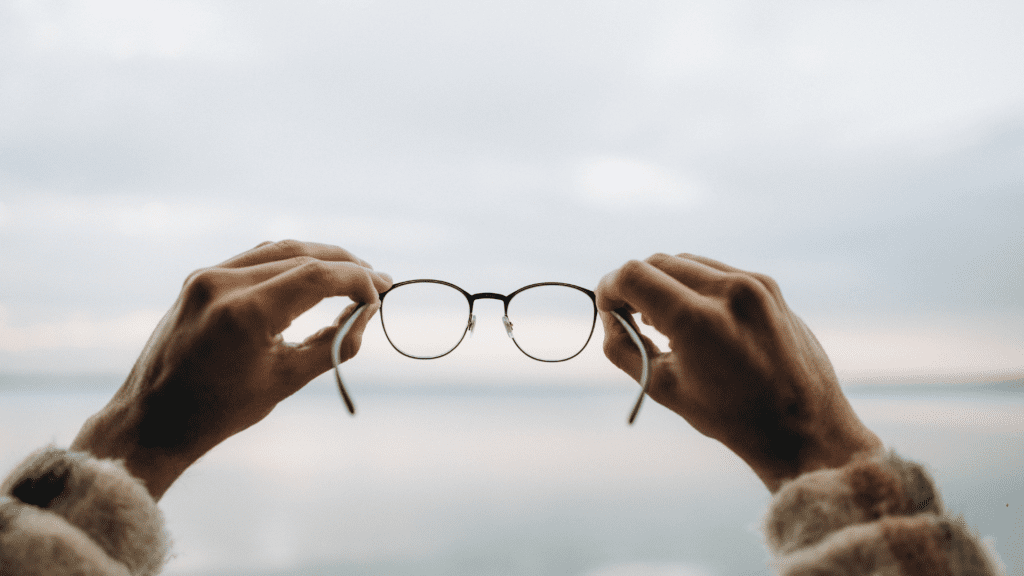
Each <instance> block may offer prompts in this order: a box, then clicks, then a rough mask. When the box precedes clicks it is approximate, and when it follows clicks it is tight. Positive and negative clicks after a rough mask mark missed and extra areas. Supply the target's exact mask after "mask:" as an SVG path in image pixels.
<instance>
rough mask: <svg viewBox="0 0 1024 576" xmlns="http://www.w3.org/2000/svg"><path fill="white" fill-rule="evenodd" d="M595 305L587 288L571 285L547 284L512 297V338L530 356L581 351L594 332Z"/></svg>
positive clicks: (550, 357)
mask: <svg viewBox="0 0 1024 576" xmlns="http://www.w3.org/2000/svg"><path fill="white" fill-rule="evenodd" d="M595 318H596V309H595V308H594V301H593V300H592V299H591V298H590V295H589V294H587V293H586V292H584V291H582V290H580V289H578V288H573V287H571V286H561V285H556V284H544V285H540V286H534V287H532V288H527V289H526V290H523V291H522V292H519V293H517V294H516V295H515V296H513V297H512V300H511V301H510V302H509V305H508V319H509V322H511V323H512V339H513V340H514V341H515V343H516V346H519V349H520V350H522V351H523V352H525V353H526V354H527V355H528V356H530V357H532V358H535V359H537V360H543V361H546V362H558V361H561V360H568V359H569V358H572V357H573V356H575V355H577V354H579V353H580V352H581V351H582V350H583V348H584V347H585V346H586V345H587V342H589V341H590V335H591V334H592V333H593V332H594V320H595Z"/></svg>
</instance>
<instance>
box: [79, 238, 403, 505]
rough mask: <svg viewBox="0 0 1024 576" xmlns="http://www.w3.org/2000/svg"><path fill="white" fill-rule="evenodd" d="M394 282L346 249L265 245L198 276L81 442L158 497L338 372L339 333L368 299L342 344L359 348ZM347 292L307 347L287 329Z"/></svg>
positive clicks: (347, 351) (344, 352) (349, 349)
mask: <svg viewBox="0 0 1024 576" xmlns="http://www.w3.org/2000/svg"><path fill="white" fill-rule="evenodd" d="M390 287H391V278H390V277H389V276H388V275H386V274H383V273H380V272H374V271H373V269H372V268H371V267H370V265H369V264H367V263H366V262H364V261H363V260H361V259H359V258H356V257H355V256H354V255H352V254H351V253H349V252H348V251H346V250H343V249H341V248H338V247H335V246H328V245H324V244H315V243H305V242H297V241H293V240H285V241H282V242H277V243H271V242H265V243H263V244H260V245H259V246H257V247H255V248H253V249H252V250H249V251H248V252H245V253H243V254H240V255H238V256H235V257H234V258H231V259H230V260H227V261H226V262H223V263H221V264H219V265H217V266H213V267H210V268H203V269H200V270H197V271H196V272H194V273H193V274H191V275H190V276H189V277H188V279H187V280H186V281H185V285H184V287H183V289H182V291H181V295H180V296H179V297H178V300H177V301H176V302H175V304H174V306H173V307H172V308H171V309H170V310H169V311H168V312H167V314H166V315H165V316H164V318H163V319H162V320H161V321H160V324H159V325H158V326H157V327H156V330H155V331H154V332H153V335H152V336H151V337H150V339H149V342H147V344H146V346H145V348H144V349H143V351H142V354H141V355H140V356H139V359H138V361H137V362H136V364H135V366H134V368H132V371H131V373H130V374H129V376H128V379H127V380H126V382H125V383H124V385H123V386H122V387H121V388H120V389H119V390H118V391H117V392H116V393H115V395H114V397H113V398H112V399H111V400H110V402H109V403H108V404H107V405H106V406H105V407H104V408H103V409H102V410H101V411H100V412H99V413H97V414H96V415H94V416H92V417H91V418H90V419H89V420H88V421H87V422H86V423H85V425H84V426H83V427H82V430H81V431H80V432H79V434H78V436H77V438H76V439H75V441H74V443H73V444H72V446H71V448H72V449H73V450H81V451H87V452H90V453H92V454H93V455H94V456H96V457H101V458H117V459H123V460H124V461H125V465H126V467H127V468H128V470H129V472H131V473H132V474H134V475H135V476H136V477H138V478H139V479H141V480H142V481H143V482H144V483H145V484H146V487H147V488H148V489H149V491H150V493H151V494H152V495H153V497H154V498H157V499H159V498H160V496H162V495H163V493H164V492H165V491H166V490H167V488H168V487H169V486H170V485H171V483H172V482H174V480H175V479H176V478H177V477H178V476H180V475H181V473H182V472H184V470H185V469H186V468H187V467H188V466H189V465H190V464H192V463H193V462H194V461H195V460H197V459H198V458H199V457H200V456H202V455H203V454H204V453H206V452H207V451H208V450H210V449H211V448H213V447H214V446H216V445H217V444H218V443H220V442H221V441H223V440H225V439H226V438H228V437H229V436H231V435H233V434H236V433H238V432H240V431H242V430H244V429H246V428H248V427H249V426H252V425H253V424H255V423H256V422H259V421H260V420H262V419H263V418H264V417H265V416H266V415H267V414H269V413H270V411H271V410H272V409H273V408H274V406H276V405H277V403H278V402H280V401H281V400H283V399H284V398H286V397H288V396H290V395H291V394H292V393H294V392H296V391H297V390H299V389H300V388H302V387H303V386H304V385H305V384H306V383H307V382H309V381H310V380H312V379H313V378H315V377H316V376H318V375H319V374H322V373H324V372H326V371H327V370H329V369H330V368H331V352H330V346H331V340H332V337H333V336H334V333H335V332H336V331H337V329H338V326H340V323H341V321H342V320H344V319H345V318H346V317H347V316H348V315H349V314H351V312H352V310H353V309H354V308H355V307H356V305H357V304H358V303H366V304H368V306H369V307H370V310H369V311H364V312H363V313H362V314H361V315H360V317H359V318H358V319H357V320H356V321H355V324H354V325H353V327H352V329H351V330H350V332H349V334H348V335H347V336H346V338H345V341H344V343H343V345H342V348H341V359H342V360H343V361H344V360H347V359H349V358H351V357H352V356H354V355H355V353H356V351H358V349H359V345H360V343H361V341H362V333H363V330H364V329H365V327H366V324H367V322H368V321H369V319H370V317H371V316H373V313H374V312H375V311H376V309H377V308H378V307H379V305H380V299H379V297H378V293H379V292H383V291H385V290H387V289H388V288H390ZM331 296H348V297H350V298H351V299H352V300H353V301H354V302H355V303H353V304H352V305H351V306H349V307H348V308H347V309H346V310H345V311H344V312H343V313H342V314H341V316H340V317H339V318H338V320H337V321H336V322H335V323H334V324H333V325H331V326H327V327H325V328H323V329H321V330H320V331H318V332H317V333H315V334H313V335H312V336H310V337H308V338H307V339H306V340H304V341H303V342H302V343H300V344H289V343H287V342H285V341H284V339H283V338H282V337H281V332H282V331H283V330H284V329H285V328H287V327H288V326H289V325H290V324H291V322H292V321H293V320H294V319H295V318H296V317H298V316H299V315H300V314H302V313H303V312H305V311H306V310H308V309H309V308H311V307H313V306H314V305H315V304H316V303H317V302H319V301H320V300H322V299H324V298H327V297H331Z"/></svg>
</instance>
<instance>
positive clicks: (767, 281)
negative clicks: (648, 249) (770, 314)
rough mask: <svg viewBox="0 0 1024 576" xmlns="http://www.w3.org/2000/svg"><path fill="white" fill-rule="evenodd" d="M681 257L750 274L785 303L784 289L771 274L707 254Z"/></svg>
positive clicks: (729, 271) (726, 271)
mask: <svg viewBox="0 0 1024 576" xmlns="http://www.w3.org/2000/svg"><path fill="white" fill-rule="evenodd" d="M679 258H683V259H686V260H691V261H693V262H697V263H700V264H703V265H705V266H708V267H709V268H713V269H715V270H718V271H720V272H723V273H724V274H743V275H747V276H750V277H752V278H754V279H755V280H757V281H758V282H760V283H761V284H762V285H763V286H764V287H765V288H767V289H768V291H769V292H770V293H771V294H772V295H773V296H774V297H775V298H776V300H778V301H779V302H780V303H782V304H783V305H785V304H784V302H783V300H782V290H780V289H779V284H778V282H776V281H775V279H774V278H772V277H771V276H768V275H766V274H761V273H759V272H749V271H746V270H741V269H739V268H736V267H733V266H729V265H728V264H724V263H722V262H719V261H718V260H712V259H711V258H707V257H705V256H697V255H695V254H680V255H679Z"/></svg>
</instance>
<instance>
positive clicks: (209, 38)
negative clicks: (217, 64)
mask: <svg viewBox="0 0 1024 576" xmlns="http://www.w3.org/2000/svg"><path fill="white" fill-rule="evenodd" d="M55 6H57V5H56V4H52V3H38V2H19V3H17V6H16V14H17V17H20V20H21V26H22V27H23V30H25V31H26V32H27V35H28V37H29V42H30V44H31V45H34V46H35V47H36V48H38V49H42V50H45V51H68V52H86V53H94V54H101V55H104V56H108V57H112V58H117V59H127V58H138V57H155V58H164V59H171V58H181V57H190V56H197V55H203V56H216V57H219V58H223V57H230V56H232V55H234V54H237V53H238V46H235V45H232V43H231V42H230V41H229V38H230V37H231V36H230V35H229V34H227V30H225V29H224V26H223V21H222V20H221V19H220V18H219V17H218V16H217V15H216V14H215V13H214V11H213V10H212V9H211V8H210V6H209V5H208V4H200V3H196V2H180V1H178V2H172V1H168V0H141V1H138V2H134V1H126V0H100V1H90V2H82V1H73V2H64V3H60V4H59V6H60V8H56V7H55Z"/></svg>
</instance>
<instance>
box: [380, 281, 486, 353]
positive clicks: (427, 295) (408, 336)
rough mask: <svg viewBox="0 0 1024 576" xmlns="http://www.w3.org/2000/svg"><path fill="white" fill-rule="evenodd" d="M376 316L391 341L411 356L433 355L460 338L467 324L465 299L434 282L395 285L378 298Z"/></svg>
mask: <svg viewBox="0 0 1024 576" xmlns="http://www.w3.org/2000/svg"><path fill="white" fill-rule="evenodd" d="M380 319H381V323H382V324H383V325H384V334H385V335H387V337H388V340H389V341H391V345H392V346H394V347H395V350H398V351H399V352H401V353H402V354H405V355H406V356H412V357H413V358H423V359H428V358H437V357H439V356H444V355H445V354H447V353H449V352H451V351H452V350H454V349H455V347H456V346H458V345H459V342H461V341H462V337H463V336H465V335H466V329H467V328H468V326H469V301H468V300H467V299H466V297H465V295H463V294H462V292H459V291H458V290H457V289H455V288H453V287H451V286H448V285H447V284H440V283H436V282H410V283H408V284H401V285H398V286H395V287H394V288H392V289H391V290H389V291H388V293H387V294H385V295H384V299H383V300H382V301H381V308H380Z"/></svg>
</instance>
